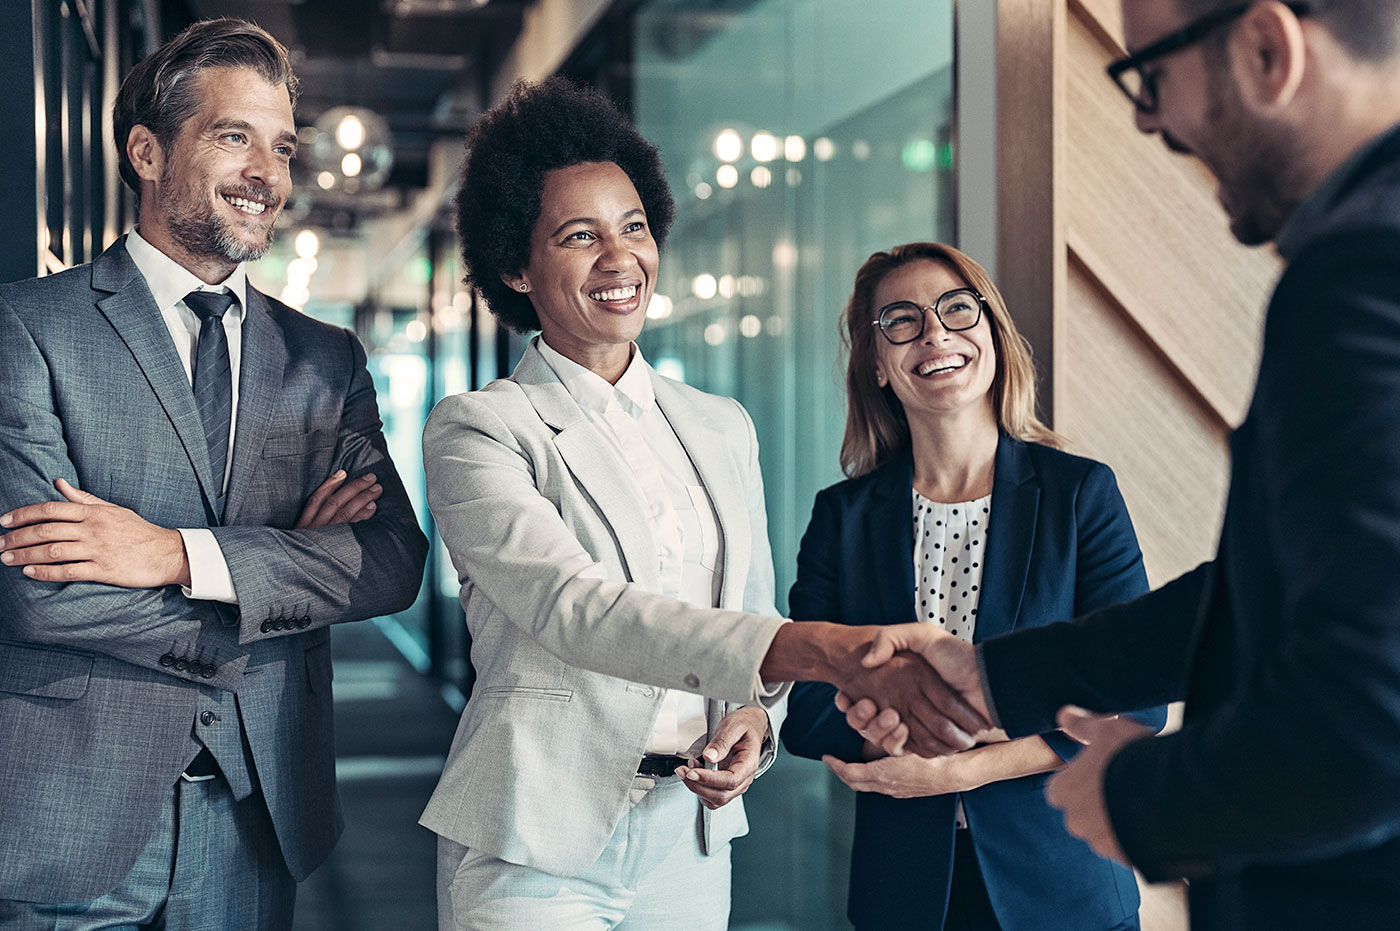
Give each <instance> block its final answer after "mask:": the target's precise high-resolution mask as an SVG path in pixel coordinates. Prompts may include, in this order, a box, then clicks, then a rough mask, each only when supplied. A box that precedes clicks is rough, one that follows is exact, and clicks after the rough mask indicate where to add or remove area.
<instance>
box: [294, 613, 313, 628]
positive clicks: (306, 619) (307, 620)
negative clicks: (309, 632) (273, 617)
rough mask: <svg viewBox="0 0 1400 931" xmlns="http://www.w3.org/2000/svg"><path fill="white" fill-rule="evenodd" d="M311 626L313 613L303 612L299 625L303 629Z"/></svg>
mask: <svg viewBox="0 0 1400 931" xmlns="http://www.w3.org/2000/svg"><path fill="white" fill-rule="evenodd" d="M310 626H311V615H309V614H303V615H302V616H301V620H299V621H297V627H298V628H300V629H301V630H305V629H306V628H308V627H310Z"/></svg>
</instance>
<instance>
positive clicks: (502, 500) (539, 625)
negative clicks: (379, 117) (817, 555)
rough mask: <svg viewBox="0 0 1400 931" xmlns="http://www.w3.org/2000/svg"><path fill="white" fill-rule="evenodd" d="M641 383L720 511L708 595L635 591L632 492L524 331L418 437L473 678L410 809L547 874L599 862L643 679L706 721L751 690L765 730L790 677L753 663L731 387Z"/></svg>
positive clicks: (763, 521)
mask: <svg viewBox="0 0 1400 931" xmlns="http://www.w3.org/2000/svg"><path fill="white" fill-rule="evenodd" d="M652 385H653V388H654V390H655V393H656V401H657V404H658V405H659V406H660V408H661V411H662V413H663V414H665V416H666V418H667V420H668V421H669V422H670V424H671V427H672V428H673V429H674V430H675V432H676V436H677V437H679V438H680V441H681V445H682V446H683V447H684V448H685V450H686V452H687V453H688V454H689V456H690V459H691V461H692V462H693V463H694V465H695V470H696V472H698V473H699V475H700V480H701V481H702V482H703V483H704V486H705V489H706V491H707V492H708V493H709V496H710V499H711V501H712V502H713V504H714V507H715V512H716V514H717V515H718V523H719V528H720V532H721V534H722V535H723V544H724V545H723V565H722V567H721V568H720V570H719V571H720V573H721V586H720V598H719V604H720V608H719V609H714V608H695V607H691V606H689V605H686V604H684V603H682V602H680V601H677V600H674V599H671V598H667V597H664V596H662V595H657V594H653V593H652V592H653V591H655V590H659V589H660V587H661V586H660V579H659V569H658V566H657V561H656V543H655V540H654V538H653V536H652V532H651V528H650V525H649V523H648V520H647V517H646V515H645V513H644V510H643V505H642V501H643V500H644V498H643V495H642V492H641V490H640V489H639V488H638V487H637V483H636V481H635V480H634V479H633V478H632V475H631V472H630V470H629V467H628V466H627V464H626V463H625V462H623V461H622V460H621V459H620V458H619V457H618V456H617V454H616V453H614V452H613V451H612V450H611V449H610V447H609V445H608V444H607V443H605V442H604V441H603V439H602V437H601V436H600V435H599V434H598V432H597V429H596V428H595V427H594V426H593V425H592V424H591V423H590V422H589V421H588V419H587V417H586V416H585V414H584V412H583V410H582V409H581V408H580V407H579V405H578V403H577V402H576V401H575V400H574V399H573V397H572V396H571V395H570V394H569V392H568V390H567V389H566V388H565V387H564V385H563V384H562V383H561V382H560V381H559V379H558V377H557V376H556V375H555V374H554V370H553V369H551V368H550V366H549V364H548V363H547V362H546V361H545V360H544V358H543V357H542V356H541V355H540V353H539V351H538V350H537V349H536V348H535V345H534V343H533V342H532V343H531V344H530V346H529V347H528V348H527V349H526V351H525V355H524V357H523V358H522V359H521V361H520V364H519V365H518V366H517V367H516V369H515V372H514V374H513V375H511V377H510V378H508V379H503V380H500V381H496V382H492V383H491V384H490V385H487V386H486V387H485V388H483V389H482V390H480V391H474V392H471V393H468V394H461V395H456V396H454V397H450V398H447V399H445V400H443V401H442V402H441V403H439V404H438V406H437V408H436V409H435V410H434V411H433V413H432V416H431V417H429V419H428V424H427V429H426V431H425V432H424V435H423V451H424V456H423V458H424V465H425V468H426V471H427V477H428V504H429V507H431V509H432V512H433V517H434V518H435V520H436V521H437V525H438V529H439V531H440V532H441V534H442V538H443V540H444V542H445V543H446V544H447V548H448V551H449V552H450V553H451V555H452V561H453V564H454V565H455V566H456V567H457V572H458V576H459V578H460V580H461V583H462V606H463V608H464V609H465V611H466V617H467V626H468V628H469V629H470V631H471V635H472V665H473V667H474V668H475V670H476V676H477V678H476V684H475V687H474V690H473V693H472V697H471V700H470V701H469V702H468V703H467V707H466V710H465V711H464V712H463V714H462V721H461V724H460V726H459V727H458V729H457V735H456V738H455V739H454V741H453V744H452V749H451V752H450V753H449V755H448V759H447V766H446V768H445V770H444V772H443V775H442V780H441V781H440V782H439V783H438V787H437V790H436V791H435V792H434V793H433V796H432V799H431V800H430V801H429V803H428V807H427V810H426V811H425V812H424V813H423V817H422V819H421V823H422V824H423V825H424V826H425V827H427V828H430V829H431V830H433V831H435V832H436V833H438V834H440V835H442V836H443V837H447V838H450V839H451V840H454V841H456V842H457V843H459V844H462V845H464V846H466V847H468V848H472V849H474V850H477V851H480V852H484V853H487V854H489V855H491V856H494V857H498V858H500V859H503V860H508V861H510V862H513V863H520V864H524V865H526V866H531V867H534V868H537V869H540V870H544V871H546V872H550V873H556V874H559V875H565V876H567V875H573V874H576V873H578V872H580V871H582V870H583V869H584V868H586V867H587V866H588V865H589V864H591V863H592V862H593V861H594V860H596V859H597V858H598V856H599V854H600V853H602V851H603V848H604V846H605V845H606V844H607V841H608V838H609V837H611V835H612V833H613V830H614V828H615V827H616V826H617V824H618V822H619V821H620V820H621V818H622V816H623V814H624V813H625V812H626V810H627V805H628V800H627V798H628V789H629V787H630V786H631V785H632V781H633V777H634V776H635V775H636V771H637V764H638V762H639V761H640V760H641V757H642V753H643V749H644V748H645V745H646V741H647V737H648V735H649V734H650V732H651V728H652V724H653V722H654V721H655V719H656V715H657V712H658V710H659V709H660V706H661V701H662V693H661V690H660V689H658V688H655V686H660V687H661V688H675V689H683V690H687V691H691V692H698V693H700V694H703V695H706V696H708V697H709V698H710V699H712V700H711V701H710V702H708V703H707V708H708V716H709V720H710V727H711V730H713V728H714V726H715V725H716V724H717V723H718V721H719V720H720V718H722V717H723V716H724V715H725V714H726V713H728V712H729V711H730V710H732V709H733V708H735V707H738V706H739V705H742V704H752V703H761V704H762V706H763V707H765V708H766V709H767V711H768V715H769V720H770V721H771V723H772V727H773V733H774V734H776V733H777V732H778V729H779V728H780V727H781V726H782V717H783V714H784V712H785V708H786V697H787V687H786V686H784V687H782V688H781V689H776V690H772V691H770V690H768V689H766V688H765V687H764V685H763V683H762V682H761V681H760V678H759V674H758V669H759V665H760V663H761V662H762V660H763V656H764V654H765V653H766V652H767V650H768V646H769V643H770V642H771V641H772V638H773V635H774V634H775V633H776V632H777V629H778V627H779V626H780V625H781V624H782V623H783V621H782V620H781V619H780V618H777V617H775V616H773V615H774V614H775V612H774V609H773V566H772V555H771V553H770V551H769V547H768V524H767V518H766V516H765V514H764V509H763V484H762V478H761V477H760V474H759V468H758V441H757V438H756V437H755V434H754V430H753V424H752V422H751V421H750V420H749V417H748V414H747V413H746V412H745V411H744V409H743V408H742V407H741V406H740V405H739V403H738V402H737V401H734V400H733V399H731V398H722V397H716V396H714V395H709V394H705V393H703V392H701V391H697V390H695V389H694V388H690V387H687V386H685V385H683V384H681V383H679V382H675V381H672V380H670V379H667V378H663V377H661V376H659V375H657V374H656V373H655V372H653V373H652ZM634 583H635V584H634ZM764 757H765V759H764V763H763V766H764V767H765V768H766V767H767V765H769V764H770V763H771V762H772V750H771V749H770V748H767V747H765V752H764ZM696 808H697V811H698V812H702V813H703V814H698V815H697V818H699V819H701V823H700V827H701V829H702V830H703V831H704V842H705V844H706V850H709V851H717V850H719V849H721V848H722V847H723V845H724V844H725V843H727V842H728V841H729V840H730V839H732V838H734V837H737V836H739V835H741V834H743V833H745V832H746V831H747V829H748V823H747V821H746V819H745V817H744V811H743V805H742V799H736V800H735V801H733V802H730V803H729V804H728V805H725V806H724V807H722V808H720V809H718V810H716V811H714V812H710V811H709V810H707V809H704V808H703V806H701V805H699V803H698V800H697V803H696Z"/></svg>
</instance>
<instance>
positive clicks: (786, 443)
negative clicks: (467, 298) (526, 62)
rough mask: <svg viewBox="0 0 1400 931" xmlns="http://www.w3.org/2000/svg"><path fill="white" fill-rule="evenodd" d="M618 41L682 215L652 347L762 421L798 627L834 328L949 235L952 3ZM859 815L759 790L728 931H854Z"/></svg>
mask: <svg viewBox="0 0 1400 931" xmlns="http://www.w3.org/2000/svg"><path fill="white" fill-rule="evenodd" d="M627 38H628V40H629V41H626V42H618V41H617V40H616V37H614V38H613V40H612V45H613V47H614V48H615V49H616V48H622V49H629V48H630V56H631V61H630V63H613V67H612V68H611V73H612V74H617V73H618V72H619V71H621V72H622V73H628V72H629V71H630V74H631V76H632V79H631V81H630V84H629V86H627V87H626V88H625V94H627V95H630V100H631V104H632V107H633V111H634V115H635V118H636V121H637V124H638V126H639V127H640V129H641V130H642V132H643V134H644V135H646V137H647V138H649V139H650V140H652V141H653V142H655V143H656V144H657V145H658V146H660V148H661V151H662V155H663V157H664V159H665V163H666V168H667V173H668V175H669V178H670V181H671V188H672V191H673V193H674V194H675V196H676V201H677V206H678V210H677V219H676V223H675V226H674V228H673V230H672V232H671V235H670V238H669V240H668V242H667V245H666V248H665V250H664V252H663V255H662V261H661V272H660V280H659V283H658V287H657V293H658V295H660V296H659V297H658V299H657V300H656V301H655V302H654V304H653V305H652V308H651V317H652V319H650V320H649V321H648V323H647V327H646V329H645V330H644V332H643V335H642V338H641V340H640V344H641V346H642V349H643V351H644V352H645V353H646V356H647V358H648V360H650V361H651V362H652V363H653V364H654V365H655V366H656V367H657V368H658V369H659V370H660V371H661V372H663V373H664V374H668V375H671V376H673V377H676V378H680V379H682V380H683V381H686V382H687V383H689V384H692V385H695V386H696V387H698V388H701V389H704V390H706V391H711V392H715V393H717V394H725V395H730V396H733V397H736V398H738V399H739V400H740V401H741V402H742V403H743V404H744V406H745V407H746V408H747V409H748V410H749V413H750V414H751V415H752V416H753V419H754V423H755V426H756V428H757V431H758V438H759V442H760V444H761V448H762V454H761V458H762V466H763V473H764V479H765V488H766V492H767V504H768V516H769V532H770V535H771V538H772V543H773V558H774V568H775V570H776V574H777V580H778V608H779V610H780V611H781V610H785V609H786V604H787V589H788V587H789V586H790V585H791V584H792V579H793V573H794V568H795V565H796V556H797V547H798V542H799V541H800V539H801V536H802V532H803V530H804V529H805V528H806V525H807V520H808V517H809V516H810V513H811V505H812V500H813V497H814V496H815V494H816V492H817V491H818V490H819V489H821V488H823V487H825V486H827V485H829V484H831V483H833V482H836V481H839V480H840V478H841V473H840V467H839V463H838V453H839V449H840V443H841V434H842V430H843V428H844V424H845V396H844V391H843V388H842V385H841V382H842V364H843V362H842V359H841V354H840V346H841V337H840V329H839V322H840V315H841V312H842V310H843V308H844V306H845V302H846V300H847V298H848V297H849V295H850V287H851V284H852V282H853V280H854V277H855V273H856V270H857V269H858V268H859V267H860V265H861V264H862V263H863V262H864V261H865V259H866V258H867V257H868V256H869V255H870V254H871V253H872V252H875V251H877V250H881V249H885V248H888V247H890V246H892V245H895V244H897V243H900V242H906V241H910V240H917V239H938V240H943V241H951V239H952V238H953V236H954V230H955V213H954V210H955V204H954V191H955V185H954V175H953V171H954V154H953V153H954V150H953V144H952V143H953V139H952V126H953V113H952V109H953V99H954V96H953V3H952V0H933V2H929V0H883V2H881V3H880V4H879V5H878V6H872V5H869V4H853V3H846V2H840V0H757V2H745V0H738V2H734V0H730V2H725V0H718V2H715V3H711V4H704V5H697V4H696V3H694V2H690V0H652V2H643V3H641V4H640V5H638V6H637V7H636V8H635V9H634V11H633V13H632V17H631V28H630V34H629V35H628V37H627ZM618 64H630V68H629V67H623V68H620V69H619V68H618V67H617V65H618ZM607 89H608V90H610V91H612V92H614V93H617V91H618V90H622V88H617V87H610V88H607ZM853 798H854V797H853V794H852V793H851V792H850V791H849V790H847V789H846V788H845V787H844V786H843V785H842V784H841V783H840V782H838V781H837V780H836V779H835V777H834V776H831V775H830V774H829V773H828V772H827V770H826V768H825V767H824V766H822V765H821V764H820V763H816V762H813V761H809V760H798V759H793V758H791V757H787V756H783V757H781V758H780V760H779V763H778V764H777V765H776V767H775V768H774V769H773V770H772V771H770V772H769V773H768V774H767V775H765V776H764V778H762V779H760V780H759V781H758V782H757V783H756V784H755V785H754V787H753V788H752V789H751V790H750V793H749V799H750V804H749V812H750V821H751V823H752V826H753V831H752V833H751V835H750V837H748V838H746V839H745V840H742V841H740V842H739V843H738V844H736V845H735V853H734V861H735V870H734V913H733V924H732V926H733V928H735V929H748V931H759V929H762V931H777V929H801V931H822V929H844V928H846V927H848V925H847V924H846V922H845V920H844V914H845V897H846V871H847V859H848V855H849V853H848V851H849V843H850V820H851V817H852V811H853V807H854V805H853Z"/></svg>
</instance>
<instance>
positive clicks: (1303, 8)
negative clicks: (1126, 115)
mask: <svg viewBox="0 0 1400 931" xmlns="http://www.w3.org/2000/svg"><path fill="white" fill-rule="evenodd" d="M1257 2H1258V0H1246V2H1243V3H1236V4H1234V5H1233V6H1227V7H1223V8H1221V9H1219V10H1216V11H1215V12H1214V13H1207V14H1206V15H1205V16H1201V17H1198V18H1196V19H1193V20H1192V21H1191V22H1189V23H1187V24H1186V25H1185V26H1182V27H1181V28H1180V29H1178V30H1176V31H1175V32H1171V33H1168V34H1167V35H1165V36H1163V37H1162V38H1160V39H1158V40H1157V41H1155V42H1151V43H1149V44H1148V45H1147V46H1145V47H1144V48H1141V49H1138V50H1137V51H1136V52H1134V53H1133V54H1131V55H1127V56H1124V57H1123V58H1120V59H1118V60H1117V61H1114V62H1112V63H1110V64H1109V66H1108V67H1107V68H1106V69H1105V70H1106V71H1107V72H1108V76H1109V78H1110V79H1112V81H1113V83H1114V84H1115V85H1116V86H1117V87H1118V89H1119V90H1120V91H1122V92H1123V96H1125V97H1127V98H1128V100H1129V101H1131V102H1132V105H1133V106H1134V107H1135V108H1136V109H1137V110H1138V112H1140V113H1145V114H1149V115H1150V114H1153V113H1156V112H1157V106H1158V103H1159V101H1158V99H1157V75H1156V74H1155V73H1153V74H1152V75H1151V76H1150V77H1149V75H1148V72H1146V71H1143V70H1142V66H1143V65H1145V64H1147V63H1149V62H1153V61H1156V60H1157V59H1159V58H1165V57H1166V56H1167V55H1170V54H1172V53H1173V52H1179V51H1181V50H1182V49H1184V48H1187V47H1189V46H1191V45H1194V44H1195V43H1197V42H1200V41H1201V40H1202V39H1204V38H1205V37H1206V36H1208V35H1210V34H1211V33H1212V32H1214V31H1215V30H1216V29H1218V28H1219V27H1221V26H1223V25H1225V24H1226V23H1229V22H1231V21H1232V20H1236V19H1239V18H1240V17H1241V16H1243V15H1244V14H1245V13H1247V12H1249V8H1250V7H1252V6H1254V4H1255V3H1257ZM1284 6H1286V7H1287V8H1288V9H1289V10H1291V11H1292V13H1293V15H1294V16H1307V15H1308V13H1309V12H1310V11H1311V9H1312V7H1311V4H1309V3H1304V2H1293V3H1284ZM1129 70H1135V71H1137V73H1138V77H1139V78H1140V79H1141V81H1142V83H1141V84H1140V85H1139V86H1138V89H1139V94H1134V93H1133V92H1132V91H1131V90H1129V89H1128V86H1127V85H1126V84H1125V83H1124V82H1123V74H1124V72H1126V71H1129ZM1149 88H1150V89H1151V95H1152V101H1151V103H1150V104H1147V103H1144V102H1143V100H1142V98H1141V96H1140V94H1141V93H1142V92H1143V91H1146V90H1147V89H1149Z"/></svg>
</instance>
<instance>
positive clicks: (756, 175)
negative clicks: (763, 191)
mask: <svg viewBox="0 0 1400 931" xmlns="http://www.w3.org/2000/svg"><path fill="white" fill-rule="evenodd" d="M749 181H750V183H752V184H753V186H754V187H757V188H765V187H767V186H768V185H770V184H772V183H773V172H771V171H769V170H768V166H767V165H755V166H753V171H751V172H749Z"/></svg>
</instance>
